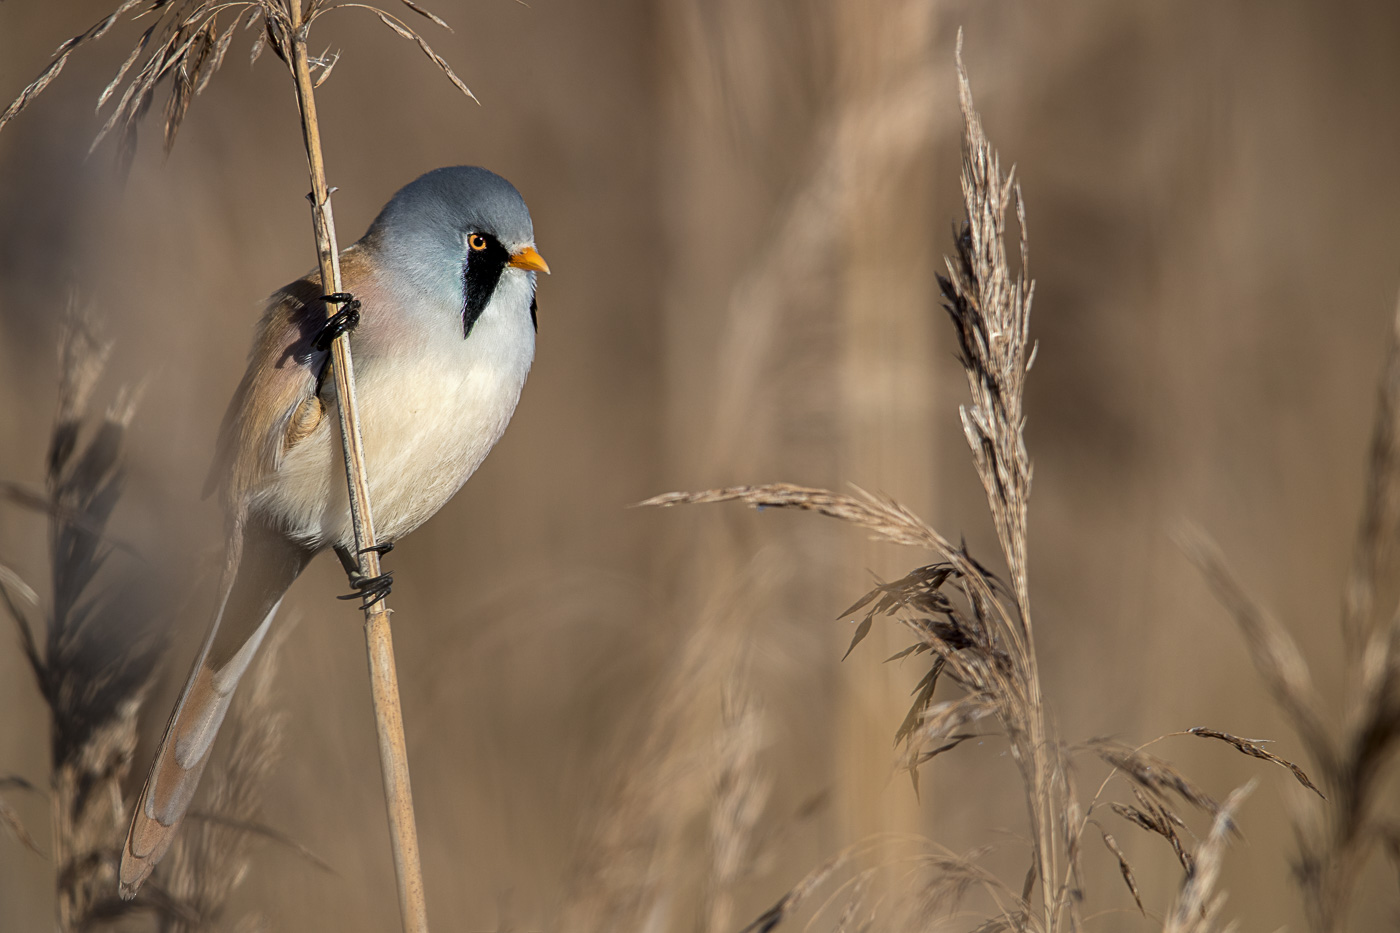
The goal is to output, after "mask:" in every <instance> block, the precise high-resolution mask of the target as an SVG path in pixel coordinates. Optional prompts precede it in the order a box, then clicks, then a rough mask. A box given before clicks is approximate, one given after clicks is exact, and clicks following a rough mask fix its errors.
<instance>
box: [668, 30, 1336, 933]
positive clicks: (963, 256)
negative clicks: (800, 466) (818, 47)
mask: <svg viewBox="0 0 1400 933" xmlns="http://www.w3.org/2000/svg"><path fill="white" fill-rule="evenodd" d="M958 88H959V99H960V102H961V107H962V115H963V120H964V132H963V164H962V189H963V197H964V202H965V206H966V210H967V216H966V220H965V221H964V223H963V224H962V225H961V226H960V227H959V228H958V230H957V231H955V235H954V246H955V252H954V255H953V256H952V257H950V258H949V259H948V260H947V272H948V274H947V275H946V276H942V277H940V279H939V281H940V285H941V287H942V292H943V298H944V308H945V310H946V311H947V313H948V316H949V318H950V319H951V321H952V323H953V327H954V334H955V337H956V340H957V346H958V349H959V357H958V358H959V362H960V363H961V365H962V368H963V370H964V373H965V375H966V378H967V383H968V389H969V393H970V396H971V401H970V404H968V405H965V406H963V407H962V408H961V415H962V425H963V431H964V435H965V437H966V440H967V443H968V447H969V449H970V451H971V454H972V460H973V465H974V468H975V469H976V471H977V475H978V477H979V479H980V480H981V482H982V486H983V488H984V490H985V492H986V496H987V505H988V510H989V513H990V515H991V519H992V524H993V526H994V528H995V529H996V533H997V540H998V542H999V544H1000V549H1001V558H1002V561H1003V563H1004V566H1005V567H1006V576H1005V578H1003V577H1002V576H999V575H998V574H996V573H994V572H993V571H992V570H990V569H989V568H988V567H987V566H986V565H984V564H983V563H982V562H980V561H979V560H977V559H976V558H974V557H973V556H972V555H971V554H970V553H969V552H968V550H967V549H966V548H965V547H964V546H961V545H954V544H953V543H952V540H951V539H950V538H949V537H948V536H945V535H943V534H941V533H940V532H938V531H937V530H935V529H934V528H933V527H931V526H930V525H928V524H927V523H926V522H924V521H923V520H922V519H920V518H919V517H918V516H917V515H915V514H914V513H913V512H911V511H910V510H909V509H907V508H905V507H904V506H902V505H900V504H899V503H898V502H896V501H895V500H893V499H890V498H888V497H886V496H881V495H875V494H871V493H868V492H865V491H863V490H860V489H855V490H854V491H853V492H852V493H850V494H842V493H835V492H831V491H828V490H825V489H814V488H810V487H802V486H794V485H790V484H785V483H775V484H768V485H757V486H734V487H728V488H724V489H710V490H704V491H701V492H688V493H666V494H664V495H659V496H655V497H653V498H651V499H648V500H647V501H646V502H644V503H642V504H643V505H651V506H673V505H678V504H684V503H712V502H724V501H738V502H743V503H746V504H748V505H750V506H752V507H754V508H791V509H800V510H805V511H812V512H817V513H819V514H822V515H826V516H828V517H831V518H836V519H839V520H841V521H845V522H849V523H851V524H853V525H856V526H857V527H860V528H864V529H865V530H866V531H868V532H869V533H870V534H871V535H872V536H873V537H876V538H880V539H883V540H886V541H890V542H893V543H896V544H903V545H909V546H914V547H921V548H925V549H927V550H929V551H932V552H933V553H934V554H935V555H936V556H937V558H938V559H937V562H935V563H933V564H929V565H927V566H923V567H919V568H916V569H915V570H913V571H911V572H910V573H909V574H907V575H906V576H904V577H903V578H901V579H899V580H895V581H893V582H891V583H882V584H880V585H879V586H877V587H876V588H875V589H873V590H871V591H870V592H869V593H867V594H866V595H865V596H863V597H862V598H861V599H859V600H858V601H857V602H856V603H855V604H854V605H852V606H851V607H850V608H849V609H847V610H846V611H845V612H844V613H842V614H841V616H840V617H841V618H851V619H852V621H854V622H855V623H856V628H855V633H854V635H853V637H852V639H851V645H850V648H848V649H847V654H849V653H850V651H851V650H853V649H854V648H855V647H856V646H857V645H859V644H860V643H861V641H862V640H864V639H865V637H866V636H867V635H868V633H869V632H870V629H871V626H872V625H873V622H874V620H875V618H876V617H877V616H885V617H889V618H890V619H892V620H894V621H896V622H897V623H898V624H900V625H903V626H904V627H905V628H906V629H908V630H909V631H910V632H911V633H912V634H913V635H914V638H915V641H914V643H913V644H912V645H910V646H909V647H908V648H906V649H905V650H903V651H901V652H898V653H897V654H895V655H894V656H893V657H892V658H890V660H897V659H903V658H909V657H917V656H919V655H925V656H927V660H928V668H927V671H926V673H925V675H924V677H923V679H922V680H921V681H920V682H919V684H918V686H917V687H916V688H915V691H914V692H915V697H914V702H913V705H912V706H911V708H910V709H909V712H908V714H907V715H906V716H905V718H904V720H903V722H902V723H900V724H899V725H898V727H897V729H896V730H895V744H896V746H898V747H900V748H901V753H900V756H899V757H900V760H899V764H900V765H901V766H902V767H904V768H906V769H907V770H908V771H909V773H910V775H911V777H912V778H913V779H914V782H915V789H916V790H917V788H918V773H919V769H920V768H921V767H922V766H924V765H926V764H927V763H928V762H930V761H931V760H932V759H933V758H935V757H937V756H939V755H941V754H944V753H947V752H951V751H952V750H954V749H956V748H958V747H960V746H962V745H963V744H964V743H965V742H966V741H967V740H968V739H972V738H980V737H984V736H986V735H988V734H992V733H999V734H1001V735H1003V736H1004V737H1005V738H1006V740H1007V741H1008V743H1009V749H1010V753H1011V758H1012V759H1013V760H1014V761H1015V763H1016V765H1017V767H1018V769H1019V772H1020V777H1021V780H1022V786H1023V788H1024V791H1025V801H1026V808H1027V814H1028V818H1029V827H1030V853H1029V854H1030V864H1029V870H1028V872H1027V874H1026V876H1025V878H1024V880H1023V881H1019V882H1018V883H1017V884H1016V885H1014V886H1013V885H1012V884H1009V883H1007V882H1005V881H1003V880H1002V879H1000V878H997V877H996V876H995V875H993V874H991V873H990V872H989V871H987V870H986V869H984V868H982V867H981V865H980V864H979V859H980V857H981V855H982V854H984V850H979V851H976V852H972V853H968V854H965V855H957V854H954V853H947V852H941V851H935V854H927V853H915V854H911V855H910V856H909V857H908V858H907V859H904V858H895V859H893V860H892V862H893V864H896V865H901V866H903V867H904V868H905V869H908V868H909V866H912V865H917V866H918V868H919V870H918V871H917V872H913V873H911V874H908V875H907V877H909V878H917V879H918V880H917V881H913V882H911V883H910V884H909V885H907V886H906V889H905V890H904V891H903V892H902V893H901V894H896V895H895V896H888V895H887V894H877V895H874V896H873V897H871V898H869V900H867V894H868V892H870V891H875V890H881V889H880V888H879V887H878V886H876V885H873V884H869V883H868V881H869V879H870V877H871V873H873V872H877V871H880V870H884V869H887V868H890V867H892V865H891V864H886V865H877V866H875V867H872V868H866V869H860V870H859V871H858V873H857V876H856V878H855V879H854V880H852V881H850V882H848V884H847V885H846V888H845V889H846V891H847V901H846V904H847V909H846V910H845V911H843V913H842V915H841V917H840V919H839V923H838V925H839V928H841V929H847V928H851V929H865V928H868V927H869V926H870V925H871V924H877V919H878V924H877V925H879V926H881V927H885V928H894V929H905V928H907V929H916V928H923V927H924V926H925V925H927V924H928V923H929V922H931V921H932V920H933V919H934V918H936V917H938V916H942V915H945V914H947V913H949V912H950V911H952V910H953V909H954V908H955V907H956V906H957V905H960V904H962V902H963V900H964V898H965V897H966V896H967V895H968V894H969V892H970V891H971V890H973V889H974V888H980V889H981V890H983V891H984V893H985V894H986V897H987V901H988V902H989V903H990V904H991V905H993V907H992V909H991V910H990V911H989V912H988V913H986V915H985V916H984V922H983V923H982V925H981V926H979V927H978V928H977V929H978V930H979V931H986V933H990V931H993V930H1017V931H1020V930H1031V929H1033V930H1037V931H1046V933H1053V931H1057V930H1062V929H1068V930H1078V929H1081V928H1082V927H1083V925H1084V920H1083V917H1082V916H1081V903H1082V901H1083V899H1084V892H1083V881H1082V879H1081V866H1080V861H1081V855H1082V852H1081V843H1082V839H1083V837H1084V834H1085V833H1086V832H1087V831H1088V830H1089V827H1090V826H1093V827H1094V828H1095V830H1096V831H1097V832H1098V833H1099V835H1100V838H1101V839H1102V841H1103V844H1104V847H1105V848H1106V849H1107V850H1108V852H1109V854H1110V855H1111V856H1112V857H1113V858H1114V860H1115V861H1116V863H1117V868H1118V871H1119V874H1121V876H1122V878H1123V881H1124V884H1125V887H1126V888H1127V890H1128V893H1129V894H1130V895H1131V897H1132V898H1133V903H1134V904H1135V905H1136V906H1137V908H1138V909H1139V910H1142V909H1143V902H1142V896H1141V892H1140V890H1139V888H1138V885H1137V881H1136V875H1135V874H1134V872H1133V870H1132V866H1131V865H1130V864H1129V863H1128V860H1127V858H1126V857H1125V855H1124V853H1123V851H1122V849H1121V848H1120V847H1119V845H1118V843H1117V841H1116V840H1115V839H1114V837H1113V836H1112V835H1111V834H1110V833H1109V832H1108V831H1107V829H1105V828H1104V827H1103V826H1102V825H1101V823H1100V822H1099V815H1100V814H1108V813H1116V814H1117V815H1118V816H1119V817H1121V818H1123V819H1125V820H1127V821H1128V822H1130V823H1132V824H1134V825H1137V826H1139V827H1141V828H1143V829H1146V830H1148V831H1150V832H1153V833H1155V834H1157V835H1160V836H1162V837H1163V838H1164V839H1165V840H1166V841H1167V843H1168V844H1169V845H1170V846H1171V847H1172V849H1173V851H1174V853H1175V854H1176V856H1177V858H1178V860H1179V861H1180V863H1181V865H1182V873H1183V883H1184V884H1185V885H1186V887H1185V888H1184V889H1183V894H1182V898H1181V902H1182V903H1187V904H1190V905H1194V906H1193V907H1192V909H1195V907H1199V906H1200V905H1202V904H1209V905H1215V907H1217V908H1218V905H1219V903H1220V899H1219V897H1218V896H1215V895H1214V894H1213V885H1214V884H1215V873H1216V872H1217V871H1218V865H1219V859H1220V849H1221V848H1223V841H1218V840H1217V837H1216V836H1215V835H1213V836H1212V837H1211V839H1210V840H1208V842H1207V843H1206V845H1205V846H1203V847H1201V848H1200V849H1198V850H1193V849H1192V847H1191V840H1192V838H1193V837H1192V836H1191V834H1190V832H1189V829H1188V824H1187V822H1186V821H1185V819H1184V818H1183V817H1182V816H1181V815H1180V814H1178V813H1177V807H1178V805H1179V803H1184V804H1186V805H1188V806H1189V807H1192V808H1195V809H1198V810H1200V811H1203V812H1204V813H1205V814H1208V815H1209V816H1210V817H1212V818H1213V820H1214V825H1215V827H1216V829H1217V833H1218V834H1224V833H1225V832H1226V831H1228V830H1233V828H1234V822H1233V818H1232V816H1231V814H1232V813H1233V812H1234V809H1235V807H1236V805H1237V804H1238V802H1239V798H1238V797H1235V796H1232V797H1231V799H1230V801H1229V802H1228V803H1227V804H1225V805H1223V806H1222V805H1221V804H1219V803H1217V802H1216V801H1215V800H1214V799H1213V798H1212V797H1211V796H1210V795H1208V794H1207V793H1205V792H1204V791H1203V790H1201V789H1200V788H1199V787H1197V786H1196V785H1195V784H1194V783H1193V782H1191V781H1190V780H1188V779H1187V778H1186V777H1185V776H1184V775H1182V774H1181V773H1180V772H1179V771H1178V770H1176V769H1175V768H1174V767H1173V766H1171V765H1170V764H1169V763H1168V762H1166V761H1164V760H1162V759H1160V758H1157V757H1155V756H1152V755H1148V754H1147V753H1146V752H1145V751H1144V750H1143V747H1137V748H1133V747H1129V746H1126V745H1122V744H1120V743H1116V742H1110V741H1107V740H1094V741H1091V742H1089V743H1086V744H1084V745H1081V746H1078V747H1076V748H1074V749H1068V748H1066V747H1065V746H1064V745H1063V744H1062V743H1061V742H1060V740H1059V739H1058V738H1057V737H1056V735H1055V729H1054V726H1053V722H1052V718H1051V713H1050V711H1049V709H1048V708H1047V706H1046V703H1045V701H1044V698H1043V696H1042V692H1041V684H1040V674H1039V670H1038V663H1037V657H1036V651H1035V637H1034V635H1035V631H1034V627H1033V624H1032V616H1031V600H1030V575H1029V568H1028V565H1027V555H1028V552H1029V548H1028V528H1027V518H1028V514H1029V502H1030V492H1031V479H1032V469H1031V459H1030V454H1029V452H1028V451H1027V448H1026V444H1025V438H1024V429H1025V423H1026V418H1025V408H1024V397H1025V389H1026V380H1027V376H1028V374H1029V372H1030V370H1031V366H1032V364H1033V362H1034V359H1035V344H1034V343H1033V341H1032V340H1031V338H1030V334H1029V325H1030V310H1031V301H1032V297H1033V294H1034V286H1033V284H1032V283H1031V282H1030V280H1029V279H1028V277H1027V276H1028V273H1027V269H1028V263H1029V250H1028V246H1027V235H1026V211H1025V206H1024V202H1023V200H1022V198H1021V192H1020V187H1019V186H1018V185H1017V184H1015V182H1014V180H1013V174H1014V173H1007V174H1005V175H1003V173H1002V171H1001V167H1000V161H999V159H998V157H997V154H996V151H995V150H994V149H993V148H992V146H991V144H990V142H989V141H988V140H987V137H986V134H985V133H984V132H983V130H982V125H981V120H980V118H979V117H978V115H977V111H976V109H975V107H974V105H973V101H972V92H971V88H970V85H969V83H968V80H967V74H966V72H965V70H964V69H963V67H962V58H961V37H960V38H959V52H958ZM1008 210H1013V211H1014V215H1015V220H1016V227H1017V235H1018V248H1017V249H1016V252H1015V261H1014V262H1013V261H1012V259H1011V257H1010V256H1009V255H1008V250H1007V247H1006V241H1007V239H1008V237H1009V235H1010V233H1009V230H1008V228H1007V212H1008ZM1281 663H1282V662H1281ZM1284 666H1285V667H1286V666H1287V665H1286V664H1285V665H1284ZM947 682H951V683H952V684H953V685H954V686H955V687H956V689H957V693H956V695H954V696H952V697H951V698H949V699H942V700H940V699H938V695H937V690H938V687H939V685H940V684H941V683H947ZM1188 734H1192V733H1186V732H1181V733H1172V735H1188ZM1194 734H1196V735H1200V736H1203V737H1210V738H1216V739H1220V740H1223V741H1227V742H1229V743H1230V744H1232V745H1233V746H1234V747H1235V748H1236V749H1237V750H1239V751H1241V752H1244V753H1246V754H1249V755H1252V756H1254V757H1257V758H1263V759H1265V760H1268V761H1272V762H1274V763H1277V764H1280V765H1283V766H1285V767H1288V768H1290V770H1292V772H1293V774H1294V776H1295V778H1297V779H1298V780H1299V781H1300V782H1301V783H1303V784H1304V785H1306V786H1311V783H1310V781H1309V779H1308V777H1307V775H1306V774H1305V773H1303V771H1302V769H1301V768H1298V766H1297V765H1294V764H1292V763H1291V762H1288V761H1287V760H1285V759H1283V758H1280V757H1278V756H1276V755H1273V754H1272V753H1268V752H1263V750H1262V748H1260V746H1259V742H1258V741H1257V740H1241V739H1238V738H1237V737H1235V736H1232V735H1230V734H1229V733H1222V732H1219V731H1216V730H1209V729H1203V730H1198V731H1196V732H1195V733H1194ZM1163 738H1166V737H1163ZM1154 741H1157V740H1154ZM1071 752H1075V753H1081V752H1082V753H1088V754H1091V755H1093V756H1094V757H1097V758H1099V759H1100V760H1101V761H1102V762H1103V764H1105V765H1107V766H1108V768H1109V772H1108V775H1107V776H1106V777H1105V778H1104V779H1103V782H1102V784H1101V785H1100V787H1099V790H1098V792H1097V793H1096V794H1095V795H1094V796H1093V798H1092V799H1091V800H1090V801H1089V802H1088V803H1087V805H1086V804H1082V803H1081V802H1080V800H1079V797H1078V792H1077V789H1076V784H1075V780H1074V771H1073V770H1072V769H1071V767H1070V765H1069V755H1070V754H1071ZM1110 786H1113V787H1123V786H1126V787H1127V788H1128V789H1129V790H1131V792H1132V794H1133V798H1134V801H1135V804H1134V805H1130V804H1123V803H1117V802H1114V801H1110V800H1108V799H1106V798H1105V793H1106V791H1107V790H1108V788H1109V787H1110ZM858 849H859V847H853V849H852V850H850V851H847V852H843V853H842V854H841V855H839V856H837V857H836V858H834V859H833V860H831V861H830V862H828V863H826V864H825V865H823V866H821V867H820V868H818V869H816V870H815V871H814V872H813V873H811V874H810V875H809V876H808V877H807V878H805V879H803V880H802V881H801V882H799V883H798V884H797V885H796V886H795V887H793V888H792V889H791V890H790V891H788V892H787V894H785V895H784V896H783V898H781V899H780V900H779V901H778V902H777V903H776V904H775V905H774V906H773V907H772V908H770V909H769V910H768V911H766V912H765V913H764V914H763V915H761V916H760V917H759V918H758V919H757V920H755V921H754V922H753V923H752V924H751V925H750V926H749V927H748V928H746V933H767V931H769V930H772V929H773V928H775V927H776V926H778V925H779V924H780V923H782V922H784V921H785V920H787V919H789V918H790V917H792V916H795V915H796V913H797V911H798V910H799V909H800V908H801V907H802V906H803V904H804V902H805V901H807V900H808V898H809V897H810V895H811V894H812V892H813V891H814V890H815V889H816V888H817V887H818V886H820V885H822V884H823V883H825V882H826V880H827V879H828V878H830V877H831V876H832V875H833V873H835V872H837V871H838V870H839V869H842V868H844V867H847V866H850V865H852V864H854V863H855V862H856V861H857V860H858V858H859V857H860V854H859V852H858V851H857V850H858ZM1207 860H1209V863H1208V864H1207ZM1203 867H1204V868H1208V869H1209V872H1208V873H1207V872H1205V871H1204V870H1203ZM885 890H887V889H885ZM1212 909H1213V908H1212ZM1183 929H1205V928H1204V927H1183Z"/></svg>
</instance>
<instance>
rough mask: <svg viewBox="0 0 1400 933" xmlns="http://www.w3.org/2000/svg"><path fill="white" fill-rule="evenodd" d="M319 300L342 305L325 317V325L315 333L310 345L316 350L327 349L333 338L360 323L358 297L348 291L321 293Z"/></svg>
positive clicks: (347, 331)
mask: <svg viewBox="0 0 1400 933" xmlns="http://www.w3.org/2000/svg"><path fill="white" fill-rule="evenodd" d="M321 300H322V301H324V302H325V303H326V304H335V305H344V306H345V307H343V308H341V309H340V310H339V311H337V312H336V313H335V314H332V315H331V316H330V317H329V318H327V319H326V323H325V326H323V327H322V328H321V332H320V333H318V334H317V335H316V339H315V340H314V341H312V343H311V345H312V346H313V347H314V348H315V349H317V350H329V349H330V348H331V344H332V343H334V342H335V338H337V337H339V336H340V335H341V334H346V333H349V332H350V331H352V330H354V329H355V328H356V327H357V326H358V325H359V323H360V299H358V298H356V297H355V296H354V295H352V294H350V293H349V292H332V293H331V294H329V295H322V296H321Z"/></svg>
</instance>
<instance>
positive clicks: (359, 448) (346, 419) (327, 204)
mask: <svg viewBox="0 0 1400 933" xmlns="http://www.w3.org/2000/svg"><path fill="white" fill-rule="evenodd" d="M287 6H288V12H289V14H290V17H291V22H292V30H291V32H292V35H291V37H290V40H291V51H292V72H293V74H294V75H295V77H296V88H297V104H298V106H299V108H300V110H301V128H302V133H303V136H304V138H305V142H306V160H307V164H308V167H309V168H310V172H311V196H310V200H311V219H312V226H313V227H314V229H315V234H316V252H317V256H318V258H319V260H320V265H321V287H322V288H323V289H324V290H325V292H326V294H331V293H334V292H339V291H340V289H341V283H340V251H339V249H338V247H337V245H336V239H335V222H334V219H333V217H332V214H331V192H330V188H329V187H328V186H327V184H326V166H325V159H324V155H323V153H322V149H321V130H320V124H319V122H318V121H317V118H316V98H315V93H314V91H313V87H314V85H313V83H312V80H311V66H310V63H309V61H308V57H307V52H306V33H307V28H308V27H309V25H310V23H309V22H307V21H306V20H305V19H304V16H303V10H302V3H301V0H288V3H287ZM326 310H327V312H328V313H330V312H332V311H333V306H331V305H329V304H328V305H327V309H326ZM331 353H332V361H333V366H332V369H333V371H334V374H335V394H336V402H337V405H336V407H337V408H338V409H339V410H340V438H341V441H342V444H343V449H344V452H345V476H346V481H347V483H348V484H349V488H350V517H351V521H352V522H353V524H354V528H355V549H356V551H357V552H358V553H359V562H360V573H361V574H363V575H364V576H366V577H375V576H378V575H379V573H380V569H379V554H378V553H377V552H375V551H372V550H368V549H369V548H372V547H374V546H375V545H376V544H377V543H378V542H377V541H376V540H375V536H374V520H373V516H372V514H371V512H370V501H369V478H368V474H367V473H366V471H365V460H364V445H363V441H362V439H361V436H360V420H359V412H358V409H357V406H356V401H355V369H354V364H353V362H352V360H351V358H350V339H349V335H348V334H341V335H340V336H339V337H337V338H336V339H335V341H334V342H333V343H332V344H331ZM365 647H366V650H367V651H368V654H369V670H370V684H371V695H372V698H373V702H374V722H375V729H376V732H377V733H378V736H379V765H380V770H381V771H382V773H383V776H384V797H385V804H386V805H387V808H388V812H389V837H390V840H391V842H392V844H393V850H394V871H395V874H396V875H397V878H398V888H399V912H400V915H401V916H402V918H403V928H404V930H405V933H427V930H428V911H427V905H426V903H425V901H424V896H423V870H422V865H421V863H420V860H419V856H418V829H417V825H416V823H415V821H414V815H413V792H412V789H411V787H410V785H409V778H408V750H407V744H406V742H405V739H404V731H403V709H402V706H401V704H400V702H399V685H398V673H397V671H396V669H395V667H394V644H393V638H392V635H391V633H390V629H389V607H388V606H386V605H385V600H382V599H381V600H379V601H378V602H375V603H374V604H372V605H370V606H367V607H366V608H365Z"/></svg>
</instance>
